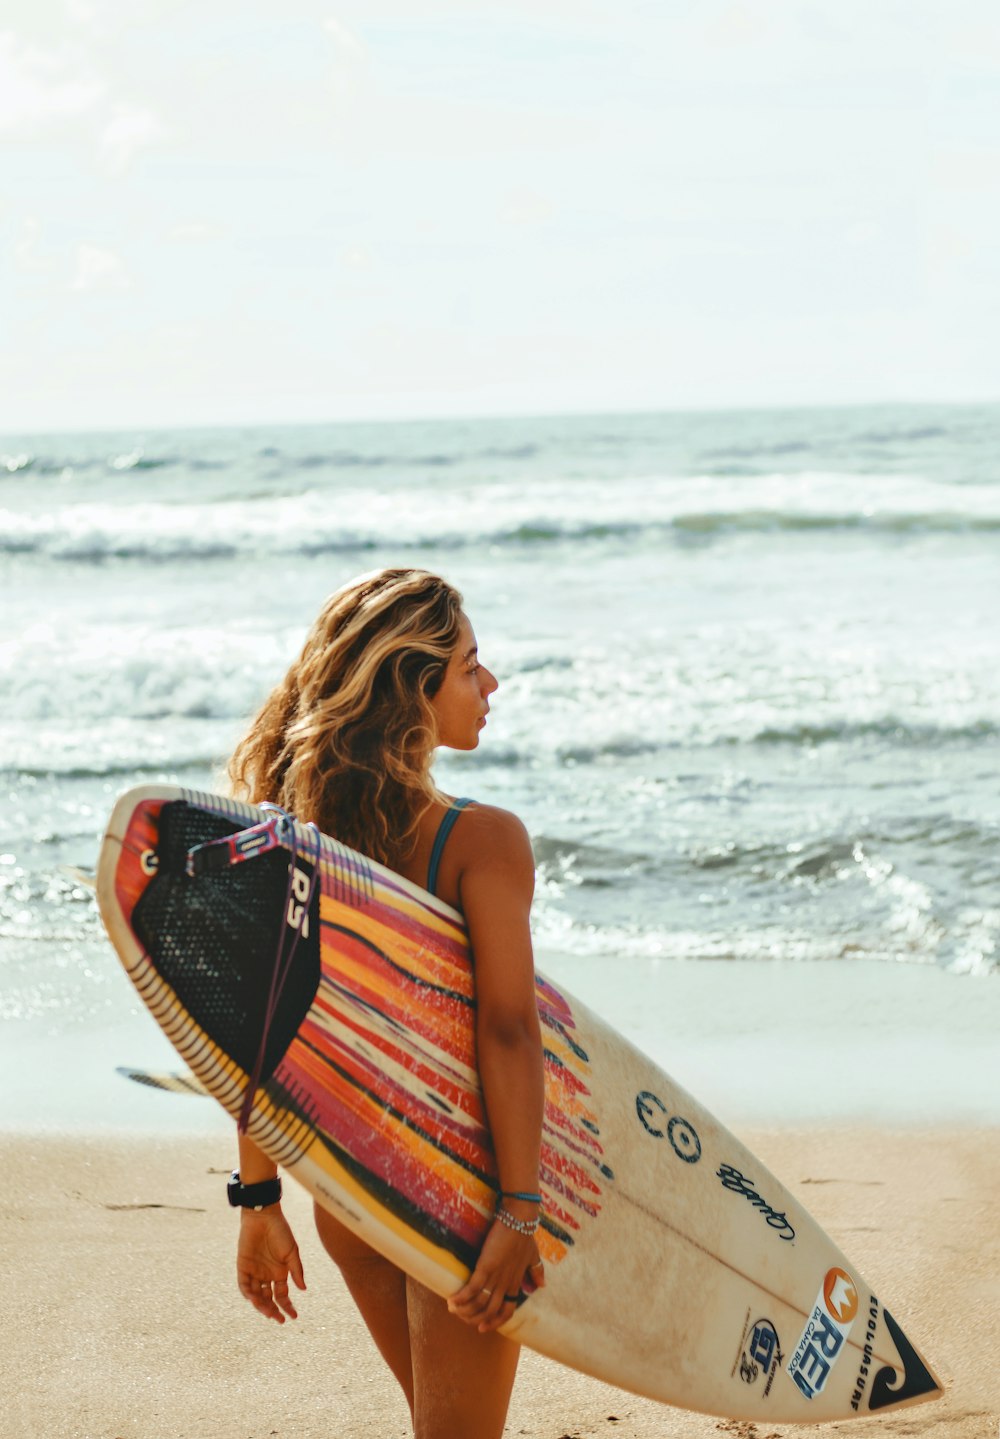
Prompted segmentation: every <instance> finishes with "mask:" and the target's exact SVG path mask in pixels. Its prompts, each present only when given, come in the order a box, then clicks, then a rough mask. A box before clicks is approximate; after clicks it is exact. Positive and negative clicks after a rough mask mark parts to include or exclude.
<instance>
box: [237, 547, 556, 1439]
mask: <svg viewBox="0 0 1000 1439" xmlns="http://www.w3.org/2000/svg"><path fill="white" fill-rule="evenodd" d="M496 688H497V681H496V679H495V678H494V676H493V675H492V674H491V673H490V672H489V670H488V669H486V667H485V666H484V665H482V664H481V663H480V661H479V657H478V652H477V648H476V639H475V635H474V634H473V631H472V626H471V624H470V623H469V620H468V618H467V617H466V615H465V614H464V613H463V611H462V601H461V596H460V595H459V594H458V593H457V592H456V591H455V590H454V589H452V588H451V586H449V585H447V584H446V583H445V582H444V581H443V580H441V579H438V578H437V577H436V576H434V575H430V574H427V573H426V572H424V571H422V570H404V569H391V570H382V571H380V572H378V573H375V574H372V575H366V576H363V577H362V578H361V579H359V580H355V581H353V582H352V583H350V584H348V585H345V586H344V588H343V589H341V590H338V591H337V592H336V593H335V594H334V595H332V596H331V598H330V599H329V600H328V601H327V603H326V605H325V607H324V608H323V610H322V612H321V613H320V616H319V618H318V619H317V621H316V623H315V625H314V626H313V629H312V631H311V633H310V635H309V637H308V639H307V640H306V644H305V647H304V649H303V651H302V654H301V655H300V657H299V659H298V660H297V661H296V663H295V664H293V665H292V667H291V669H290V670H289V672H288V674H287V675H286V676H285V679H284V680H283V682H282V683H281V684H280V685H278V687H277V688H276V689H275V690H274V691H273V693H272V694H271V695H270V697H269V698H268V700H267V701H266V703H265V704H264V707H263V709H262V710H261V711H260V713H259V715H258V716H257V718H256V720H255V721H254V723H253V725H252V727H251V729H250V732H249V734H248V735H247V736H246V737H245V739H244V740H243V741H242V743H241V744H240V745H239V747H238V748H237V750H236V753H235V754H234V756H233V759H232V762H231V764H230V776H231V779H232V781H233V785H234V792H235V793H236V794H238V795H243V796H246V797H248V798H250V799H251V800H254V801H256V802H261V801H264V800H271V801H273V802H275V803H278V804H280V805H282V806H283V807H284V808H286V809H288V810H290V811H292V812H293V813H294V814H296V815H297V816H298V817H299V818H300V819H302V820H313V821H315V822H316V824H318V826H319V828H320V829H321V830H323V831H325V832H327V833H330V834H334V835H336V836H337V838H338V839H340V840H343V841H344V842H345V843H346V844H349V845H351V846H352V847H353V848H355V849H357V850H360V851H361V852H362V853H364V854H367V855H370V856H372V857H373V858H375V859H378V860H380V861H381V862H382V863H383V864H386V865H388V866H389V867H390V868H392V869H394V870H396V871H397V872H398V873H399V874H402V875H404V876H405V877H406V878H407V879H409V880H412V881H414V883H416V884H420V885H423V886H425V887H426V888H429V889H431V891H432V892H433V893H436V894H437V895H438V896H439V897H440V898H441V899H443V900H445V901H446V902H447V903H448V904H450V905H452V906H453V907H454V908H455V909H458V910H460V911H461V912H462V914H463V915H464V916H465V921H466V924H467V926H468V931H469V938H470V941H471V944H472V949H473V953H474V955H475V972H476V1001H477V1011H476V1013H477V1018H476V1040H477V1053H478V1066H479V1073H480V1078H481V1081H482V1087H483V1095H484V1099H485V1103H486V1109H487V1113H488V1117H489V1123H490V1129H491V1132H492V1136H493V1142H494V1147H495V1150H496V1157H497V1167H498V1178H499V1182H500V1183H499V1187H500V1189H501V1191H502V1192H503V1194H504V1196H505V1197H504V1198H503V1201H502V1210H503V1213H500V1214H499V1216H498V1218H496V1219H494V1221H493V1223H492V1225H491V1227H490V1229H489V1230H488V1232H487V1235H486V1238H485V1241H484V1243H483V1246H482V1249H481V1251H480V1254H479V1258H478V1262H477V1264H476V1267H475V1270H474V1271H473V1273H472V1274H471V1276H470V1277H469V1280H468V1282H467V1283H466V1284H464V1285H463V1286H462V1287H461V1288H460V1289H459V1290H458V1291H457V1292H456V1293H455V1294H453V1295H452V1296H451V1298H450V1299H449V1300H448V1301H447V1302H446V1301H445V1300H443V1299H440V1298H439V1297H438V1296H436V1295H434V1294H432V1293H430V1292H429V1291H428V1290H427V1289H424V1288H423V1287H422V1286H421V1285H419V1284H417V1283H416V1282H415V1281H414V1280H413V1279H410V1278H409V1277H408V1276H406V1275H405V1274H403V1272H402V1271H401V1270H399V1269H397V1268H396V1267H395V1266H394V1265H392V1264H391V1263H389V1261H388V1260H386V1259H384V1258H383V1257H382V1256H381V1255H379V1254H378V1253H376V1251H375V1250H373V1249H371V1248H370V1247H369V1246H368V1245H367V1244H365V1243H363V1242H362V1241H361V1240H360V1239H359V1238H358V1237H357V1236H356V1235H354V1234H353V1233H352V1232H351V1231H350V1230H348V1229H346V1228H345V1227H344V1226H343V1225H342V1224H340V1223H339V1222H338V1221H337V1220H336V1219H334V1218H333V1216H332V1215H331V1214H329V1213H327V1211H326V1210H324V1209H321V1208H320V1207H319V1206H317V1207H316V1226H317V1229H318V1231H319V1236H320V1239H321V1240H322V1242H323V1244H324V1246H325V1248H326V1250H327V1252H328V1253H329V1254H330V1255H331V1257H332V1258H333V1259H334V1260H335V1262H336V1263H337V1264H338V1265H339V1267H340V1269H341V1272H342V1274H343V1276H344V1280H345V1282H346V1283H347V1287H348V1289H349V1290H350V1292H351V1294H352V1296H353V1297H354V1300H355V1302H356V1303H357V1305H358V1308H359V1309H360V1310H361V1314H362V1317H363V1318H364V1320H365V1323H366V1324H367V1326H368V1328H369V1330H370V1331H371V1335H372V1338H373V1339H374V1340H375V1343H376V1344H377V1346H378V1348H379V1351H380V1352H381V1354H382V1356H383V1358H384V1359H385V1360H386V1363H387V1364H388V1365H389V1368H390V1369H391V1370H392V1372H393V1374H394V1375H395V1376H396V1379H397V1380H398V1381H399V1383H400V1385H401V1386H402V1389H403V1392H404V1393H405V1395H406V1398H407V1402H408V1403H409V1406H410V1413H411V1415H412V1418H413V1427H414V1433H415V1435H416V1436H417V1439H498V1436H499V1435H500V1434H501V1432H502V1430H503V1426H504V1419H505V1417H506V1413H507V1406H508V1403H509V1400H510V1392H511V1387H512V1385H513V1382H514V1372H515V1369H516V1367H517V1359H518V1353H519V1351H518V1346H517V1345H516V1344H514V1343H512V1342H511V1341H509V1340H507V1339H505V1338H504V1337H503V1336H502V1335H501V1334H499V1333H497V1330H498V1328H499V1326H500V1325H502V1324H503V1323H505V1322H506V1321H507V1320H508V1319H509V1318H510V1317H511V1315H512V1314H513V1312H514V1307H515V1305H514V1300H515V1299H516V1297H517V1296H518V1294H519V1292H520V1290H521V1289H522V1287H527V1288H528V1289H531V1288H534V1287H537V1286H538V1285H540V1284H543V1283H544V1270H543V1268H542V1265H541V1261H540V1259H539V1256H538V1249H537V1247H536V1245H535V1241H534V1238H533V1232H534V1229H535V1227H536V1226H537V1223H538V1216H539V1203H540V1201H539V1200H538V1197H537V1196H538V1163H539V1149H540V1143H541V1126H542V1108H543V1080H542V1050H541V1038H540V1031H539V1023H538V1011H537V1007H536V1003H535V988H534V968H533V962H532V952H531V936H530V932H529V927H528V916H529V910H530V907H531V899H532V893H533V888H534V862H533V859H532V854H531V846H530V843H529V840H528V836H527V833H526V831H525V829H524V826H523V825H522V824H521V823H520V821H519V820H517V819H516V818H515V817H514V816H513V815H511V814H508V813H507V812H506V811H504V810H501V809H496V808H494V807H493V806H491V805H479V804H476V805H467V807H458V806H456V805H455V804H454V803H453V802H452V801H451V800H450V799H449V798H448V797H447V796H445V795H443V794H441V792H440V791H439V790H438V789H437V787H436V786H435V784H434V782H433V780H432V778H431V770H430V766H431V758H432V754H433V751H434V749H435V747H436V746H438V745H444V746H446V747H447V748H449V749H458V750H472V749H475V748H476V746H477V745H478V744H479V736H480V733H481V731H482V729H483V726H484V725H485V723H486V716H487V714H488V713H489V697H490V695H491V694H493V692H494V691H495V690H496ZM442 846H443V847H442ZM239 1152H240V1170H239V1181H240V1183H241V1184H242V1185H243V1186H249V1185H256V1184H259V1183H261V1182H264V1181H268V1180H272V1179H273V1178H274V1176H275V1174H276V1166H275V1164H274V1163H273V1162H272V1161H271V1160H270V1159H268V1157H267V1156H266V1155H265V1154H264V1153H263V1151H262V1150H260V1149H259V1148H258V1147H257V1146H256V1145H255V1144H254V1143H253V1142H252V1141H251V1140H250V1139H249V1138H248V1137H247V1136H246V1135H241V1137H240V1145H239ZM261 1194H263V1195H265V1196H267V1195H268V1191H267V1190H264V1191H258V1195H257V1197H260V1196H261ZM514 1196H521V1197H514ZM510 1221H514V1222H513V1223H511V1222H510ZM289 1277H291V1279H292V1280H293V1281H294V1283H295V1284H296V1285H297V1286H298V1287H299V1288H300V1289H304V1288H305V1282H304V1279H303V1274H302V1264H301V1261H300V1258H299V1252H298V1247H297V1245H296V1243H295V1239H294V1237H293V1235H292V1232H291V1230H290V1228H289V1226H288V1223H287V1221H286V1220H285V1217H284V1215H283V1214H282V1211H281V1204H280V1200H279V1202H277V1203H268V1204H266V1205H265V1206H264V1207H263V1208H260V1209H257V1210H254V1209H249V1208H243V1209H241V1221H240V1239H239V1248H238V1256H237V1278H238V1281H239V1287H240V1290H241V1292H242V1293H243V1294H244V1295H245V1297H246V1298H247V1299H248V1300H249V1301H250V1303H251V1304H252V1305H253V1306H254V1308H255V1309H256V1310H257V1311H258V1312H259V1313H260V1314H263V1315H264V1316H265V1317H267V1318H270V1319H276V1320H277V1321H278V1322H279V1323H284V1319H285V1315H287V1316H289V1317H290V1318H292V1319H294V1318H295V1317H296V1311H295V1306H294V1304H293V1302H292V1299H291V1297H290V1295H289V1290H288V1280H289Z"/></svg>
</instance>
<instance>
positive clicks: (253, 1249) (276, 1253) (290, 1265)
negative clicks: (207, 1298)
mask: <svg viewBox="0 0 1000 1439" xmlns="http://www.w3.org/2000/svg"><path fill="white" fill-rule="evenodd" d="M289 1275H291V1277H292V1279H293V1281H294V1282H295V1284H296V1285H297V1287H298V1288H299V1289H305V1287H306V1281H305V1276H304V1275H303V1273H302V1260H301V1259H300V1258H299V1246H298V1245H297V1244H296V1242H295V1236H294V1235H293V1233H292V1231H291V1229H290V1227H289V1224H288V1220H287V1219H286V1218H285V1216H284V1214H282V1212H281V1205H280V1204H269V1205H268V1206H267V1208H266V1209H259V1210H256V1209H242V1210H240V1238H239V1244H238V1246H237V1250H236V1280H237V1283H238V1284H239V1287H240V1293H241V1294H242V1295H243V1297H244V1299H248V1300H249V1301H250V1303H251V1304H252V1305H253V1307H254V1308H255V1309H256V1310H257V1313H258V1314H263V1316H264V1318H265V1319H276V1320H277V1321H278V1323H279V1324H284V1322H285V1315H286V1314H287V1315H288V1317H289V1319H297V1318H298V1315H297V1314H296V1311H295V1305H294V1304H293V1303H292V1298H291V1295H290V1294H289V1292H288V1276H289Z"/></svg>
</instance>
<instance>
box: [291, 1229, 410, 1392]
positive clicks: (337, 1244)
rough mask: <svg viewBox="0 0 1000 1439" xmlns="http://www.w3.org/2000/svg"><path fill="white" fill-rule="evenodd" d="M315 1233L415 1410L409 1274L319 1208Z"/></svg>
mask: <svg viewBox="0 0 1000 1439" xmlns="http://www.w3.org/2000/svg"><path fill="white" fill-rule="evenodd" d="M315 1214H316V1231H317V1233H318V1234H319V1237H320V1239H321V1241H322V1243H323V1248H324V1249H325V1250H326V1252H327V1254H329V1256H330V1258H331V1259H332V1260H333V1261H334V1263H335V1264H336V1265H337V1267H338V1268H339V1270H340V1272H341V1274H342V1275H343V1276H344V1283H345V1284H346V1285H347V1288H348V1290H349V1291H350V1294H351V1298H352V1299H353V1300H354V1302H355V1304H356V1305H357V1306H358V1309H359V1310H360V1311H361V1317H362V1319H363V1320H364V1321H365V1324H366V1325H367V1326H368V1331H369V1333H370V1334H371V1336H372V1338H373V1339H374V1340H375V1344H376V1346H377V1348H378V1351H379V1353H380V1354H381V1355H382V1358H383V1359H384V1360H385V1362H386V1363H387V1364H388V1366H389V1368H390V1369H391V1370H392V1372H393V1374H394V1375H395V1376H396V1378H397V1379H398V1381H399V1383H400V1385H401V1387H402V1390H403V1393H404V1394H405V1395H406V1400H407V1403H408V1404H409V1406H410V1411H411V1413H412V1411H413V1370H412V1365H411V1362H410V1326H409V1316H408V1312H407V1302H406V1275H405V1274H404V1273H403V1271H402V1270H401V1269H397V1267H396V1265H395V1264H391V1263H390V1262H389V1260H388V1259H386V1258H385V1257H384V1256H383V1255H381V1254H379V1253H378V1251H377V1250H375V1249H372V1247H371V1245H370V1244H366V1243H365V1242H364V1240H363V1239H359V1238H358V1236H357V1235H356V1234H354V1233H352V1231H351V1230H350V1229H348V1228H346V1226H345V1225H343V1224H341V1223H340V1222H339V1220H336V1219H334V1217H333V1215H332V1214H330V1213H328V1212H327V1210H325V1209H323V1208H321V1207H320V1205H318V1204H317V1205H316V1207H315Z"/></svg>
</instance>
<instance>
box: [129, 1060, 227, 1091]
mask: <svg viewBox="0 0 1000 1439" xmlns="http://www.w3.org/2000/svg"><path fill="white" fill-rule="evenodd" d="M115 1073H116V1074H123V1075H124V1076H125V1078H126V1079H131V1080H134V1081H135V1083H136V1084H145V1085H147V1086H148V1087H149V1088H150V1089H164V1090H167V1091H168V1092H169V1093H171V1094H196V1095H198V1096H201V1095H205V1094H208V1090H207V1089H206V1088H205V1086H204V1085H203V1084H202V1082H201V1080H200V1079H198V1078H197V1077H196V1076H195V1075H193V1074H192V1073H191V1072H190V1070H188V1071H186V1072H185V1073H183V1074H178V1073H176V1072H175V1073H169V1072H167V1071H161V1072H160V1073H156V1072H155V1071H154V1070H151V1069H132V1068H130V1067H129V1066H127V1065H123V1064H119V1065H118V1066H117V1068H116V1069H115Z"/></svg>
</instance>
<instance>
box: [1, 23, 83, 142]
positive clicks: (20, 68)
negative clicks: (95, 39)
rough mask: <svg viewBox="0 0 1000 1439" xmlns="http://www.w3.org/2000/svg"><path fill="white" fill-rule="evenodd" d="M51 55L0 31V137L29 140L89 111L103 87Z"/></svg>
mask: <svg viewBox="0 0 1000 1439" xmlns="http://www.w3.org/2000/svg"><path fill="white" fill-rule="evenodd" d="M72 70H73V67H72V65H71V63H70V61H69V60H68V59H66V58H65V57H64V56H62V55H59V54H58V53H56V52H55V51H51V50H42V49H40V48H39V47H38V46H35V45H25V44H21V43H19V42H18V39H17V37H16V36H15V35H13V34H12V33H11V32H10V31H5V32H3V33H0V134H6V135H23V136H31V135H35V134H38V133H39V132H42V131H45V130H47V129H49V128H50V127H51V126H53V125H58V124H60V123H62V122H64V121H66V120H70V119H77V118H79V117H80V116H81V115H86V114H87V113H88V112H89V111H92V110H93V109H94V107H95V106H96V105H98V104H99V103H100V101H101V100H102V99H103V97H104V95H105V92H106V86H105V84H104V82H103V81H102V80H101V79H99V78H98V77H97V76H96V75H93V74H88V73H87V72H86V70H84V71H83V72H82V73H76V74H74V73H72Z"/></svg>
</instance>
